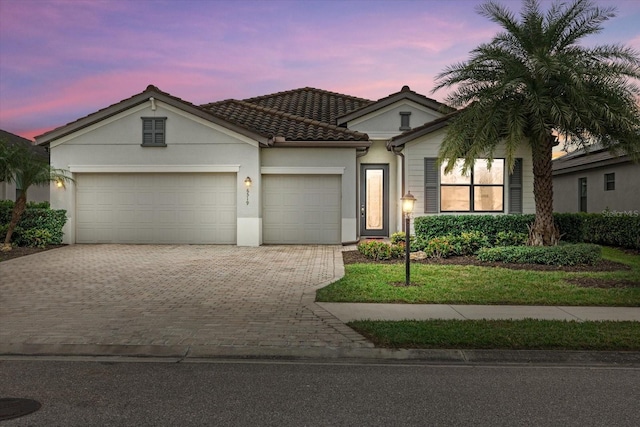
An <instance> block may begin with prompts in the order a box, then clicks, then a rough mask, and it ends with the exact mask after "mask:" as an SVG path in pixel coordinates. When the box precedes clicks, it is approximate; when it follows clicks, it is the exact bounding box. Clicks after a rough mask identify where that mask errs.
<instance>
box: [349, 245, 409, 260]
mask: <svg viewBox="0 0 640 427" xmlns="http://www.w3.org/2000/svg"><path fill="white" fill-rule="evenodd" d="M358 251H359V252H360V253H361V254H362V255H364V256H366V257H367V258H371V259H372V260H374V261H384V260H387V259H391V258H401V257H402V254H403V253H404V247H403V246H400V245H390V244H388V243H385V242H378V241H375V240H367V241H365V242H362V243H359V244H358Z"/></svg>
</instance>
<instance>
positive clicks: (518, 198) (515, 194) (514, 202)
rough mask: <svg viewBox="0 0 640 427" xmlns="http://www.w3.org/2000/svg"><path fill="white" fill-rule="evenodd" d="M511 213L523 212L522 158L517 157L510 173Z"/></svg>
mask: <svg viewBox="0 0 640 427" xmlns="http://www.w3.org/2000/svg"><path fill="white" fill-rule="evenodd" d="M509 213H522V159H516V161H515V164H514V166H513V172H511V174H509Z"/></svg>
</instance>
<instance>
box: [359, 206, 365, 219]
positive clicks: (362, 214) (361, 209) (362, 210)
mask: <svg viewBox="0 0 640 427" xmlns="http://www.w3.org/2000/svg"><path fill="white" fill-rule="evenodd" d="M360 216H361V217H363V218H364V205H362V206H360Z"/></svg>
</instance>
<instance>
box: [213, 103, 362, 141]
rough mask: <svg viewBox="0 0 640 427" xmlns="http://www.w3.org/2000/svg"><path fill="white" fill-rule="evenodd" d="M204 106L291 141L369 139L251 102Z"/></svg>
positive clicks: (358, 133)
mask: <svg viewBox="0 0 640 427" xmlns="http://www.w3.org/2000/svg"><path fill="white" fill-rule="evenodd" d="M202 108H203V109H205V110H206V111H208V112H209V113H211V114H213V115H215V116H217V117H218V118H220V119H223V120H226V121H229V122H231V123H233V124H235V125H237V126H242V127H244V128H246V129H248V130H251V131H253V132H256V133H258V134H260V135H263V136H265V137H267V138H276V137H284V138H285V139H286V140H287V141H368V139H369V137H368V136H367V135H366V134H364V133H360V132H355V131H351V130H349V129H346V128H342V127H338V126H335V125H331V124H327V123H323V122H320V121H318V120H315V119H313V118H309V117H300V116H298V115H295V114H291V113H288V112H284V111H280V110H278V109H275V108H269V107H264V106H261V105H257V104H254V103H250V102H247V101H238V100H235V99H228V100H226V101H220V102H214V103H211V104H206V105H203V106H202Z"/></svg>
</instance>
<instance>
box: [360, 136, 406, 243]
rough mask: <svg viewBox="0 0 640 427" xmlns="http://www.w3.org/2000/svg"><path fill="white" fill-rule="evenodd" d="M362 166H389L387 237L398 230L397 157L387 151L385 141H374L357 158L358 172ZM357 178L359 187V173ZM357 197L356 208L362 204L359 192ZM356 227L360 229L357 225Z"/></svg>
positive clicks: (398, 184)
mask: <svg viewBox="0 0 640 427" xmlns="http://www.w3.org/2000/svg"><path fill="white" fill-rule="evenodd" d="M363 164H382V165H389V235H391V234H393V233H395V232H396V231H398V230H399V228H398V216H399V209H400V197H402V195H401V194H400V192H401V191H402V189H401V187H400V181H399V180H398V176H399V175H398V174H399V171H400V166H399V163H398V156H396V155H394V154H393V153H391V152H390V151H388V150H387V146H386V141H381V140H377V141H375V140H374V141H373V145H372V146H371V147H370V148H369V151H368V152H367V154H366V155H364V156H362V157H358V169H357V170H358V171H360V166H361V165H363ZM357 176H358V186H359V185H360V182H359V180H360V173H359V172H358V174H357ZM358 188H359V187H358ZM357 197H358V206H360V204H361V203H362V201H361V200H360V191H358V192H357ZM358 219H360V217H358ZM400 226H401V225H400ZM358 227H360V224H359V223H358ZM359 229H360V228H358V230H359Z"/></svg>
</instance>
